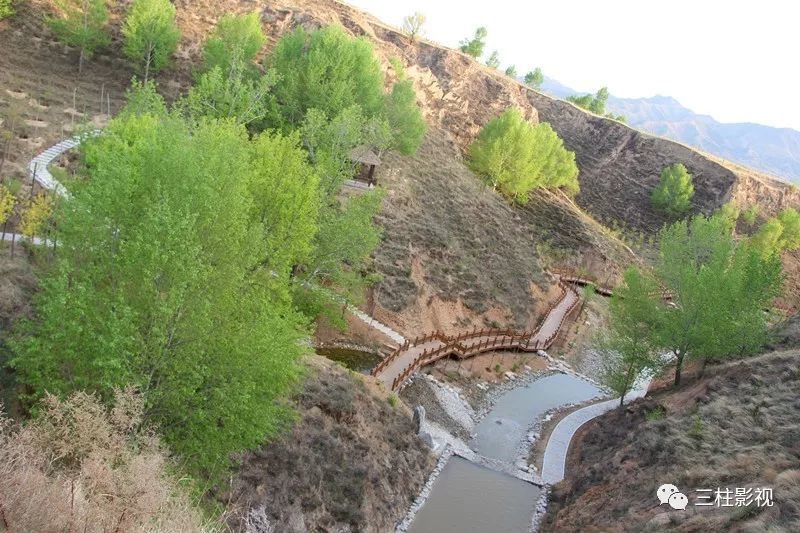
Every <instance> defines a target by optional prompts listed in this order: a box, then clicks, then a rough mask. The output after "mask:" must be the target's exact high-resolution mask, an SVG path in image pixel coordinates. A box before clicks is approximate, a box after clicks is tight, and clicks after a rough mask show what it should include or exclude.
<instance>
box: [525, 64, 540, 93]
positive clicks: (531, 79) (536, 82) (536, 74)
mask: <svg viewBox="0 0 800 533" xmlns="http://www.w3.org/2000/svg"><path fill="white" fill-rule="evenodd" d="M542 83H544V74H542V69H540V68H539V67H536V68H535V69H534V70H533V71H531V72H528V73H527V74H525V85H528V86H530V87H532V88H533V89H539V88H540V87H541V86H542Z"/></svg>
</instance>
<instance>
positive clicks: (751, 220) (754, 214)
mask: <svg viewBox="0 0 800 533" xmlns="http://www.w3.org/2000/svg"><path fill="white" fill-rule="evenodd" d="M742 218H744V221H745V222H747V224H748V225H750V226H754V225H755V223H756V220H758V204H753V205H751V206H750V207H748V208H747V209H746V210H745V211H744V213H742Z"/></svg>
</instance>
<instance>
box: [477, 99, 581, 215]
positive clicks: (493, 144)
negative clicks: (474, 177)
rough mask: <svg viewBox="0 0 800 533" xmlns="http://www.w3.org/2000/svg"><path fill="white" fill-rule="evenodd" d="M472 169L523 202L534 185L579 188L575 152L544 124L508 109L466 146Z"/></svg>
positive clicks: (509, 195)
mask: <svg viewBox="0 0 800 533" xmlns="http://www.w3.org/2000/svg"><path fill="white" fill-rule="evenodd" d="M469 160H470V167H471V168H472V170H474V171H475V172H477V173H478V174H480V175H481V176H483V177H484V178H485V179H486V180H487V181H488V182H489V183H490V184H491V185H492V186H493V187H495V188H496V189H498V190H500V191H501V192H502V193H503V194H505V195H506V196H508V197H510V198H513V199H514V200H515V201H516V202H518V203H520V204H524V203H526V202H527V201H528V194H529V193H530V192H531V191H532V190H533V189H536V188H539V187H547V188H564V189H565V190H567V191H568V192H570V193H577V191H578V180H577V178H578V166H577V165H576V164H575V153H574V152H571V151H569V150H567V149H566V148H565V147H564V143H563V141H562V140H561V138H560V137H559V136H558V135H557V134H556V132H555V131H553V129H552V128H551V127H550V125H549V124H547V123H541V124H537V125H534V124H531V123H529V122H527V121H525V119H523V118H522V114H521V113H520V111H519V110H518V109H516V108H511V109H508V110H507V111H505V112H504V113H503V114H501V115H500V116H499V117H496V118H494V119H492V120H491V121H489V123H488V124H486V126H484V128H483V129H482V130H481V132H480V134H479V135H478V138H477V139H476V140H475V142H473V143H472V145H471V146H470V148H469Z"/></svg>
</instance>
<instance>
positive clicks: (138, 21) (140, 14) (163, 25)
mask: <svg viewBox="0 0 800 533" xmlns="http://www.w3.org/2000/svg"><path fill="white" fill-rule="evenodd" d="M122 35H123V37H124V38H125V44H124V50H125V54H126V55H127V56H128V57H129V58H130V59H131V61H133V62H134V63H135V64H136V66H137V67H138V68H139V70H140V71H141V72H142V74H143V76H144V81H147V80H148V79H149V78H150V74H151V73H156V72H158V71H160V70H161V69H162V68H164V67H165V66H166V65H167V63H168V62H169V59H170V57H172V54H174V53H175V50H176V48H177V47H178V41H179V40H180V37H181V35H180V31H179V30H178V25H177V24H176V22H175V6H173V5H172V3H171V2H170V1H169V0H134V2H133V4H131V7H130V10H129V11H128V15H127V17H126V18H125V23H124V24H123V26H122Z"/></svg>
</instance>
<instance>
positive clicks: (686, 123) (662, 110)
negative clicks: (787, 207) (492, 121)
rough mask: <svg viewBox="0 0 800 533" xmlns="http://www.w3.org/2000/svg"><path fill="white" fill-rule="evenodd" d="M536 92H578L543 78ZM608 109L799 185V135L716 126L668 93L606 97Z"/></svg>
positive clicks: (760, 127)
mask: <svg viewBox="0 0 800 533" xmlns="http://www.w3.org/2000/svg"><path fill="white" fill-rule="evenodd" d="M542 91H543V92H545V93H547V94H550V95H552V96H555V97H557V98H566V97H567V96H570V95H573V94H583V93H581V92H580V91H575V90H573V89H571V88H570V87H568V86H566V85H564V84H562V83H560V82H558V81H556V80H554V79H552V78H545V82H544V84H543V85H542ZM607 107H608V110H609V111H611V112H612V113H615V114H622V115H624V116H625V117H626V119H627V121H628V123H629V124H630V125H631V126H633V127H635V128H639V129H642V130H644V131H646V132H648V133H652V134H654V135H659V136H662V137H667V138H669V139H672V140H675V141H678V142H681V143H685V144H688V145H691V146H693V147H695V148H697V149H699V150H702V151H704V152H708V153H711V154H713V155H716V156H718V157H722V158H724V159H728V160H730V161H732V162H735V163H738V164H741V165H745V166H748V167H752V168H753V169H755V170H758V171H761V172H766V173H769V174H771V175H773V176H775V177H779V178H783V179H786V180H789V181H791V182H793V183H800V131H797V130H795V129H792V128H785V127H781V128H779V127H773V126H766V125H764V124H759V123H756V122H720V121H718V120H716V119H715V118H714V117H712V116H711V115H707V114H702V113H696V112H695V111H693V110H691V109H689V108H687V107H686V106H684V105H683V104H681V103H680V102H679V101H678V100H677V99H676V98H674V97H672V96H668V95H655V96H651V97H645V98H620V97H616V96H613V95H612V96H611V97H609V99H608V105H607Z"/></svg>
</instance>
